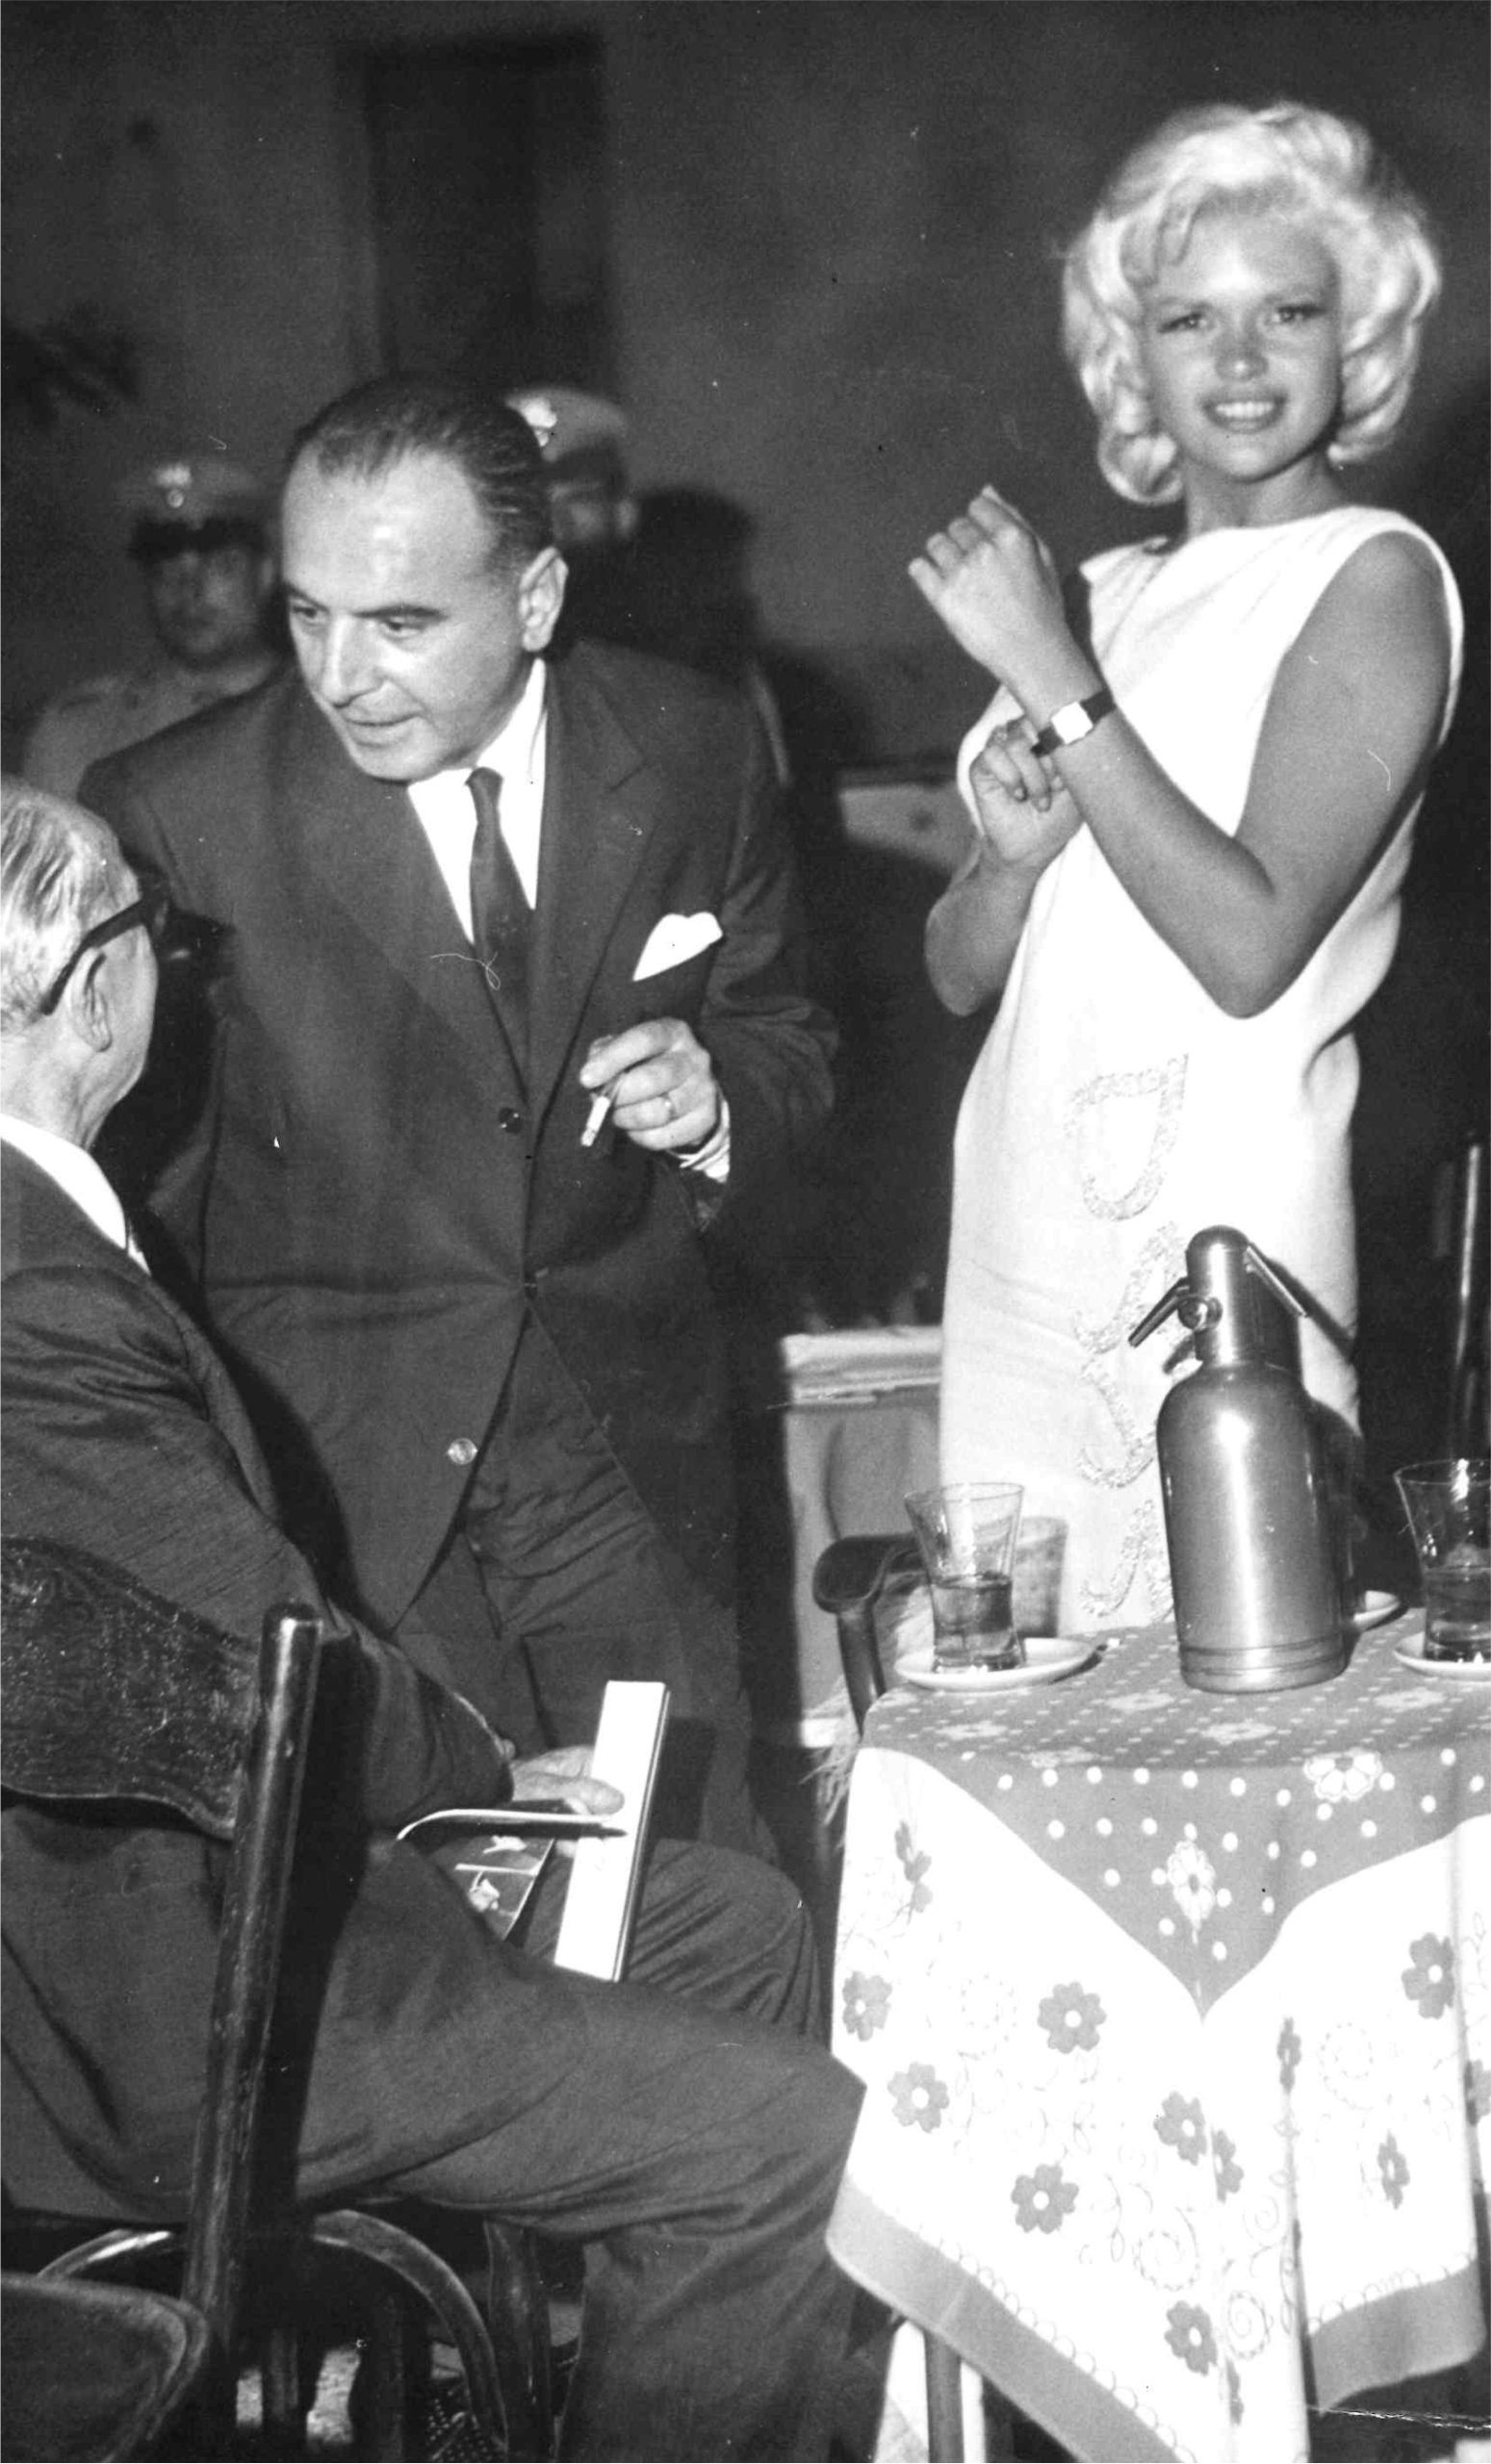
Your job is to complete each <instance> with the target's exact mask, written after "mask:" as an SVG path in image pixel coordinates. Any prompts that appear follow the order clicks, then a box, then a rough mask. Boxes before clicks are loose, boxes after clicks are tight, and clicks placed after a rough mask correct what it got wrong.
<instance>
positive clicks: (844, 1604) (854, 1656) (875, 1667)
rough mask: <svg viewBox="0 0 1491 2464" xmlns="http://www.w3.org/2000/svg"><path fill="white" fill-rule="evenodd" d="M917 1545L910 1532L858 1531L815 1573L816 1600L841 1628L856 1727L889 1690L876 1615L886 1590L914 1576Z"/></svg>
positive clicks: (826, 1555) (834, 1545) (836, 1544)
mask: <svg viewBox="0 0 1491 2464" xmlns="http://www.w3.org/2000/svg"><path fill="white" fill-rule="evenodd" d="M919 1562H920V1560H919V1559H918V1557H917V1554H916V1544H915V1542H914V1541H913V1540H911V1539H909V1538H908V1537H907V1535H906V1533H905V1532H898V1533H894V1534H892V1533H889V1532H874V1533H870V1532H855V1533H853V1534H851V1535H850V1537H848V1538H847V1539H843V1540H834V1541H831V1542H830V1544H829V1546H828V1547H827V1548H826V1549H825V1550H824V1552H823V1553H822V1555H821V1556H820V1557H819V1559H818V1561H817V1564H816V1565H815V1566H814V1568H813V1570H812V1596H813V1599H814V1600H815V1601H816V1602H817V1604H818V1606H819V1607H820V1608H823V1609H826V1610H827V1611H828V1614H829V1615H830V1616H831V1617H832V1618H833V1619H834V1621H835V1625H836V1627H837V1629H838V1656H839V1663H840V1665H841V1667H842V1669H843V1672H844V1685H845V1689H846V1691H847V1693H848V1696H849V1707H850V1709H851V1710H852V1711H853V1713H854V1724H855V1727H856V1728H857V1729H862V1728H863V1726H864V1723H865V1719H866V1717H867V1715H868V1712H869V1707H870V1705H871V1704H872V1703H876V1702H878V1701H879V1700H880V1697H881V1695H882V1694H884V1692H885V1690H886V1678H885V1671H884V1670H883V1668H882V1667H881V1662H880V1643H879V1639H878V1637H877V1635H876V1631H875V1611H876V1608H877V1607H878V1606H879V1604H880V1601H881V1597H882V1595H883V1593H884V1592H885V1590H886V1587H887V1584H888V1583H889V1582H890V1581H892V1580H893V1579H894V1578H896V1577H897V1576H905V1575H910V1574H912V1573H913V1572H914V1570H915V1568H916V1567H917V1565H918V1564H919Z"/></svg>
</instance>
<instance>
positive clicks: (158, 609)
mask: <svg viewBox="0 0 1491 2464" xmlns="http://www.w3.org/2000/svg"><path fill="white" fill-rule="evenodd" d="M119 502H120V504H121V506H122V507H123V509H124V511H125V512H126V513H127V514H129V515H130V516H131V517H132V520H133V527H132V530H131V533H130V544H129V552H130V554H131V556H132V557H133V558H134V560H135V562H136V563H137V564H138V565H139V567H140V569H141V574H142V576H143V578H144V586H145V604H146V608H147V610H148V613H149V617H150V624H151V629H152V630H153V631H154V633H155V637H156V641H157V644H158V646H159V648H158V651H157V655H156V656H155V657H154V658H152V659H151V660H150V661H149V662H148V663H147V664H146V665H145V666H143V667H141V668H139V669H133V670H130V671H128V672H126V673H123V674H118V675H112V676H96V677H93V678H92V679H91V680H90V681H89V682H87V683H85V684H78V685H74V686H73V687H72V688H71V689H70V690H69V691H67V692H65V693H63V694H61V695H59V696H58V698H57V699H56V700H55V701H53V702H50V703H49V704H48V705H47V706H46V708H45V709H44V710H43V711H42V713H41V716H40V718H39V720H38V722H37V724H36V727H35V728H34V730H33V732H32V734H31V738H30V740H29V742H28V744H27V746H26V750H25V755H24V757H23V764H22V766H23V768H24V771H25V775H26V777H27V778H28V779H29V780H30V781H31V782H32V783H33V784H34V785H36V786H39V787H45V788H46V789H48V790H49V791H50V792H51V793H52V794H54V795H71V794H73V792H74V791H75V789H76V787H77V784H78V782H79V780H80V779H81V778H82V776H83V773H84V772H85V770H87V768H88V767H89V764H90V762H92V761H97V760H100V759H102V757H103V756H104V755H105V754H109V753H117V752H120V751H122V750H123V748H124V747H125V746H126V745H130V744H138V743H140V742H141V739H142V738H143V737H145V736H151V735H158V734H159V733H160V732H161V730H162V729H163V728H168V727H174V725H175V724H176V721H177V720H178V719H186V718H190V717H191V716H192V715H193V712H194V711H197V710H203V709H206V708H207V707H209V706H210V705H211V704H213V703H214V702H221V701H225V700H227V699H228V698H229V697H231V696H232V695H234V694H238V693H246V692H248V691H249V690H250V689H251V687H252V686H254V685H255V684H259V683H262V682H263V680H264V679H265V678H266V677H267V676H269V675H270V674H271V673H272V672H273V670H274V669H275V668H276V667H277V666H278V664H279V660H280V653H279V651H278V649H277V648H276V647H275V645H274V643H273V641H272V639H271V637H270V603H271V601H272V598H273V593H274V589H275V580H276V576H275V569H274V560H273V558H272V556H271V554H270V544H269V503H268V499H267V497H266V495H265V492H264V490H263V489H262V488H261V487H260V485H259V482H258V481H257V480H256V479H255V478H254V477H253V476H252V475H251V474H250V473H248V472H247V471H244V470H241V469H239V468H238V467H237V465H236V464H234V463H231V462H227V461H224V460H223V459H222V457H221V456H220V455H214V454H198V455H191V456H189V455H179V456H176V457H174V458H172V459H167V460H165V461H160V462H152V463H151V464H149V465H148V467H147V468H146V469H144V470H142V471H137V472H136V473H134V474H133V475H132V476H131V477H130V478H129V479H127V480H126V481H125V483H124V485H123V486H122V487H121V488H120V490H119Z"/></svg>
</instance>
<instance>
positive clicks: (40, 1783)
mask: <svg viewBox="0 0 1491 2464" xmlns="http://www.w3.org/2000/svg"><path fill="white" fill-rule="evenodd" d="M0 1611H3V1614H0V1672H3V1681H4V1692H5V1723H4V1729H3V1732H0V1779H3V1780H4V1783H5V1785H6V1786H7V1787H8V1788H16V1789H19V1790H20V1792H21V1793H22V1794H23V1795H25V1796H30V1797H43V1798H57V1799H60V1800H64V1801H67V1802H71V1803H84V1802H88V1801H90V1800H104V1799H112V1800H115V1801H118V1800H125V1801H132V1800H140V1801H142V1802H145V1803H148V1804H154V1805H165V1806H170V1807H173V1808H174V1809H175V1810H176V1812H177V1813H181V1814H185V1816H186V1818H187V1820H188V1821H189V1822H190V1823H192V1824H193V1825H194V1827H195V1828H196V1829H197V1830H198V1831H205V1832H207V1833H209V1834H210V1835H211V1836H212V1837H214V1838H216V1839H231V1837H232V1835H233V1829H234V1825H235V1823H236V1821H237V1819H238V1809H239V1797H240V1790H241V1787H242V1784H243V1776H244V1747H245V1745H246V1743H247V1738H248V1729H249V1722H250V1720H251V1719H252V1716H253V1708H254V1701H255V1682H256V1668H255V1661H254V1655H253V1653H252V1652H251V1651H249V1650H248V1649H247V1648H246V1647H245V1646H244V1644H243V1643H242V1642H240V1641H239V1640H237V1639H236V1637H234V1636H233V1635H230V1634H224V1633H222V1632H220V1631H219V1629H218V1628H217V1627H216V1626H212V1625H209V1624H208V1623H207V1621H206V1619H205V1618H201V1617H193V1615H192V1614H191V1613H190V1612H189V1611H188V1610H186V1609H184V1608H177V1607H174V1606H172V1605H171V1604H170V1603H169V1602H167V1601H165V1600H161V1599H158V1598H157V1597H156V1595H155V1593H154V1592H151V1591H147V1590H146V1589H145V1588H144V1586H143V1584H141V1583H137V1582H135V1581H134V1580H133V1579H132V1578H131V1577H130V1576H128V1575H126V1574H125V1573H124V1572H123V1571H122V1569H121V1568H119V1567H117V1566H113V1565H110V1564H108V1563H106V1561H105V1560H104V1559H103V1558H101V1557H95V1556H93V1555H91V1554H90V1552H89V1551H88V1550H86V1549H77V1548H73V1547H71V1546H67V1545H64V1543H63V1542H61V1541H55V1540H29V1539H7V1540H6V1542H5V1544H4V1548H3V1551H0Z"/></svg>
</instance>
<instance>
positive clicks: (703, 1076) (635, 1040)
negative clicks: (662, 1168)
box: [579, 1018, 721, 1155]
mask: <svg viewBox="0 0 1491 2464" xmlns="http://www.w3.org/2000/svg"><path fill="white" fill-rule="evenodd" d="M579 1083H580V1085H581V1086H582V1087H583V1088H585V1089H586V1090H587V1091H588V1092H589V1094H590V1095H591V1097H592V1099H593V1100H592V1102H591V1106H590V1113H589V1117H588V1118H587V1119H586V1122H585V1127H584V1130H583V1132H582V1134H581V1138H580V1143H581V1145H583V1146H590V1145H593V1144H594V1142H595V1140H596V1138H597V1137H598V1136H599V1134H600V1130H601V1126H602V1123H603V1122H604V1119H605V1117H606V1115H607V1113H609V1115H610V1117H611V1118H612V1119H613V1120H614V1121H615V1124H616V1126H617V1128H618V1129H620V1130H622V1131H624V1132H625V1134H626V1136H627V1137H628V1138H630V1139H632V1140H634V1141H635V1142H636V1144H637V1145H638V1146H645V1147H647V1148H648V1149H649V1151H650V1152H651V1153H653V1154H655V1155H671V1154H679V1153H682V1152H684V1151H686V1150H690V1149H697V1148H699V1147H701V1146H704V1145H706V1144H707V1142H708V1141H709V1140H710V1139H711V1138H712V1137H713V1136H714V1133H715V1131H716V1130H717V1129H718V1127H719V1124H720V1108H721V1097H720V1090H719V1085H718V1082H717V1081H716V1079H715V1075H714V1067H713V1065H712V1063H711V1062H710V1059H709V1056H708V1054H707V1052H706V1050H705V1048H704V1046H703V1044H702V1043H701V1042H700V1041H699V1040H698V1038H697V1036H696V1035H695V1034H694V1032H693V1030H692V1028H690V1027H687V1026H685V1025H684V1023H683V1021H682V1019H681V1018H644V1019H643V1020H642V1022H641V1024H640V1025H638V1026H634V1027H627V1028H625V1029H624V1030H623V1032H622V1033H621V1034H620V1035H617V1036H603V1037H601V1038H600V1039H599V1040H598V1041H597V1042H595V1043H593V1044H592V1045H591V1047H590V1050H589V1052H588V1053H587V1054H586V1056H585V1061H584V1064H583V1066H582V1067H581V1069H580V1073H579Z"/></svg>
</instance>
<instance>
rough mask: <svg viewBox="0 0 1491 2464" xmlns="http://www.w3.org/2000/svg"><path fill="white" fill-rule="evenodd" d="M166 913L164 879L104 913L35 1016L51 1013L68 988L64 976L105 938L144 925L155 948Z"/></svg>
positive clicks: (167, 894)
mask: <svg viewBox="0 0 1491 2464" xmlns="http://www.w3.org/2000/svg"><path fill="white" fill-rule="evenodd" d="M169 913H170V892H169V891H168V890H167V887H166V886H165V884H164V882H151V883H150V885H149V886H148V887H147V888H145V889H142V890H141V893H140V896H139V897H138V898H133V899H131V901H130V903H129V905H128V907H121V908H120V909H119V911H118V913H117V914H116V915H106V916H105V917H104V920H103V922H102V923H101V924H90V926H89V929H88V931H87V932H86V933H85V934H84V936H83V938H82V940H81V941H80V942H79V943H78V946H77V948H76V949H75V950H74V951H73V953H72V956H71V958H70V959H69V960H68V961H67V963H66V965H65V966H64V967H63V968H62V969H61V970H60V972H59V973H58V974H56V975H54V976H53V978H52V981H51V983H50V984H49V985H48V986H47V988H46V990H45V991H44V992H43V994H42V995H41V998H40V1000H39V1002H38V1004H37V1015H38V1017H39V1018H48V1017H50V1016H51V1014H52V1012H53V1011H54V1010H55V1009H56V1007H57V1004H58V1002H59V1001H60V1000H61V999H62V997H63V994H64V992H65V990H66V988H67V978H68V977H69V975H71V973H72V970H73V968H74V967H75V966H76V965H77V963H78V961H79V960H80V959H82V958H86V957H87V956H88V953H89V951H90V950H101V949H102V948H103V946H104V944H105V942H106V941H115V940H117V939H118V937H119V935H120V934H121V933H132V932H133V931H134V929H135V926H136V925H137V924H142V925H143V926H144V929H145V931H146V932H147V933H148V935H149V936H150V947H151V948H152V949H158V948H159V946H160V942H161V937H162V935H163V934H164V932H165V930H166V919H167V915H168V914H169Z"/></svg>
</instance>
